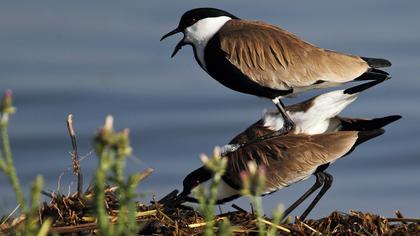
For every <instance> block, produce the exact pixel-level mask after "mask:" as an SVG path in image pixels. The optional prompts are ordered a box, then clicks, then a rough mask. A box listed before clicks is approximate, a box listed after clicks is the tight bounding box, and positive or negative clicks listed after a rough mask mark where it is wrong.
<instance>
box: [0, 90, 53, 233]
mask: <svg viewBox="0 0 420 236" xmlns="http://www.w3.org/2000/svg"><path fill="white" fill-rule="evenodd" d="M15 112H16V108H15V107H13V99H12V91H11V90H7V91H6V92H5V93H4V96H3V98H2V100H1V104H0V133H1V142H2V146H1V147H2V148H0V171H1V172H3V174H4V175H5V176H6V177H7V178H8V179H9V182H10V184H11V185H12V188H13V190H14V192H15V195H16V201H17V203H18V205H19V206H20V209H21V213H23V215H24V216H25V217H24V222H23V223H21V224H20V225H19V227H18V228H17V229H16V230H12V232H11V233H12V234H15V235H37V236H44V235H47V233H48V229H49V228H50V226H51V221H50V220H49V219H47V220H46V221H44V222H43V223H42V225H41V226H39V223H40V222H39V220H38V204H39V200H40V195H41V190H42V186H43V179H42V176H40V175H38V176H37V177H36V179H35V182H34V183H33V185H32V191H31V201H30V206H29V208H28V207H27V205H26V202H25V198H24V195H23V192H22V188H21V186H20V181H19V178H18V176H17V174H16V170H15V166H14V162H13V157H12V151H11V148H10V141H9V135H8V125H9V119H10V116H11V115H12V114H14V113H15Z"/></svg>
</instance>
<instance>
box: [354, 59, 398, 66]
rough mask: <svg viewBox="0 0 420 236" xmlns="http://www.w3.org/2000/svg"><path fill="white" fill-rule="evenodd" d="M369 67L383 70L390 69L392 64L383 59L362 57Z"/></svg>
mask: <svg viewBox="0 0 420 236" xmlns="http://www.w3.org/2000/svg"><path fill="white" fill-rule="evenodd" d="M361 58H362V59H363V60H364V61H365V62H367V64H368V65H369V67H371V68H383V67H390V66H391V65H392V63H391V62H390V61H388V60H386V59H382V58H369V57H361Z"/></svg>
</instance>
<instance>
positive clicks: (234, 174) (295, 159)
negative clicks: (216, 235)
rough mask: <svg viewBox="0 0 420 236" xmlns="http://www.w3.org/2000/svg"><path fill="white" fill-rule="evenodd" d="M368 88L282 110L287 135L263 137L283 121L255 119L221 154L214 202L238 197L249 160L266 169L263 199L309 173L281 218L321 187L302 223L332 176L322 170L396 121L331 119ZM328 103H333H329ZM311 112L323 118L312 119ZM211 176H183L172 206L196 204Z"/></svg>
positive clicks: (199, 171)
mask: <svg viewBox="0 0 420 236" xmlns="http://www.w3.org/2000/svg"><path fill="white" fill-rule="evenodd" d="M374 84H375V83H372V82H370V83H367V84H364V85H359V86H356V87H353V88H350V89H346V90H338V91H333V92H329V93H326V94H323V95H320V96H317V97H314V98H312V99H310V100H308V101H305V102H302V103H299V104H296V105H293V106H288V107H286V111H287V112H288V114H289V115H290V117H291V118H292V119H293V121H294V122H295V124H296V127H295V129H294V130H293V131H292V132H289V133H288V134H284V135H274V136H273V135H269V134H271V133H272V131H273V130H278V129H281V128H282V125H283V124H284V119H283V116H282V115H281V114H279V113H278V112H274V113H266V114H265V115H264V117H263V118H262V119H261V120H259V121H257V122H256V123H254V124H253V125H251V126H250V127H249V128H247V129H246V130H245V131H244V132H242V133H240V134H239V135H238V136H236V137H235V138H234V139H233V140H232V141H231V142H230V144H229V145H227V147H225V149H229V151H226V152H225V154H224V155H223V157H222V158H226V159H227V167H226V171H225V174H224V175H223V177H222V181H221V184H220V186H219V191H218V195H217V202H216V203H217V204H222V203H225V202H228V201H231V200H233V199H235V198H238V197H240V190H241V189H242V182H241V177H240V173H241V172H244V171H248V163H249V162H250V161H252V162H255V163H256V164H257V165H258V166H264V167H265V170H266V183H265V186H264V191H263V192H264V193H263V195H266V194H270V193H273V192H275V191H277V190H279V189H282V188H285V187H287V186H290V185H292V184H294V183H297V182H299V181H301V180H305V179H307V178H309V177H310V176H311V175H315V177H316V181H315V183H314V185H313V186H312V187H311V188H310V189H309V190H308V191H307V192H305V193H304V194H303V195H302V196H301V197H300V198H299V199H298V200H296V202H294V203H293V204H292V205H291V206H290V207H289V208H287V209H286V211H285V212H284V216H283V217H286V216H287V215H288V214H289V213H290V212H292V211H293V210H294V209H295V208H296V207H297V206H298V205H300V204H301V203H302V202H303V201H304V200H305V199H306V198H308V197H309V196H310V195H311V194H312V193H313V192H315V191H316V190H317V189H319V188H321V187H322V188H321V190H320V192H319V193H318V194H317V195H316V197H315V198H314V200H313V201H312V202H311V203H310V205H309V206H308V207H307V209H306V210H305V211H304V212H303V214H302V215H301V217H300V218H301V219H302V220H303V219H305V218H306V216H307V215H308V214H309V213H310V211H311V210H312V209H313V208H314V206H315V205H316V204H317V203H318V201H319V200H320V199H321V197H322V196H323V195H324V194H325V192H326V191H327V190H328V189H329V188H330V187H331V184H332V182H333V177H332V176H331V175H330V174H329V173H327V172H326V169H327V167H329V165H330V164H331V163H333V162H335V161H336V160H338V159H340V158H342V157H344V156H346V155H348V154H349V153H351V152H352V151H353V150H354V149H355V148H356V147H357V146H358V145H360V144H361V143H363V142H366V141H368V140H370V139H373V138H375V137H377V136H379V135H382V134H383V133H384V130H383V129H382V127H384V126H385V125H387V124H389V123H391V122H393V121H396V120H398V119H400V118H401V116H398V115H394V116H387V117H383V118H375V119H360V118H344V117H339V116H337V115H338V113H340V112H341V110H343V109H344V108H345V107H346V106H347V105H349V104H350V103H351V102H352V101H354V100H355V99H356V98H357V95H358V94H359V92H360V91H362V90H364V89H366V88H368V87H370V86H373V85H374ZM331 100H333V101H334V103H331ZM316 114H323V116H321V115H318V116H315V115H316ZM267 135H269V136H267ZM260 137H265V138H263V139H260ZM255 140H256V141H255ZM238 144H239V146H238ZM231 146H233V148H232V147H231ZM212 177H213V174H212V172H211V171H210V170H208V169H206V168H205V167H200V168H198V169H196V170H194V171H193V172H191V173H190V174H188V175H187V176H186V177H185V179H184V181H183V191H182V192H181V193H180V194H179V195H178V196H177V198H176V202H177V203H182V202H185V201H188V202H196V201H197V200H196V199H195V197H194V196H193V194H192V190H193V189H195V188H197V187H198V186H203V187H206V186H207V185H208V183H209V182H211V181H212Z"/></svg>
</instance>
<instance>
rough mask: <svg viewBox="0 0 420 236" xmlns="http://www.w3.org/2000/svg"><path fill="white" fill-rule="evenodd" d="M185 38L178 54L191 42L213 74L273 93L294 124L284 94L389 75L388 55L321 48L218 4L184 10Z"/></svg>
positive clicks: (243, 88)
mask: <svg viewBox="0 0 420 236" xmlns="http://www.w3.org/2000/svg"><path fill="white" fill-rule="evenodd" d="M179 32H182V33H183V34H184V37H183V38H182V40H181V41H179V42H178V44H177V45H176V47H175V50H174V52H173V53H172V57H173V56H175V54H176V53H177V52H178V51H179V50H180V49H181V48H182V47H183V46H184V45H187V44H189V45H191V46H192V48H193V51H194V56H195V59H196V61H197V62H198V64H199V65H200V66H201V68H203V69H204V70H205V71H206V72H207V73H208V74H209V75H210V76H211V77H213V78H214V79H216V80H217V81H219V82H220V83H221V84H223V85H225V86H226V87H228V88H230V89H233V90H235V91H238V92H242V93H247V94H252V95H255V96H259V97H264V98H269V99H271V100H272V101H273V102H274V104H275V105H276V106H277V108H278V110H279V111H280V114H281V115H282V116H283V119H284V120H285V125H284V128H283V130H282V131H281V132H288V131H290V130H292V129H293V127H294V123H293V121H292V119H291V118H290V117H289V116H287V114H286V112H285V110H284V105H283V103H282V102H281V100H280V99H281V98H283V97H286V96H290V95H294V94H297V93H299V92H303V91H306V90H310V89H314V88H325V87H331V86H337V85H341V84H343V83H346V82H349V81H355V80H384V79H387V78H389V77H388V76H389V74H388V73H387V72H385V71H382V70H379V69H377V68H381V67H389V66H391V63H390V62H389V61H388V60H385V59H377V58H367V57H359V56H352V55H347V54H343V53H339V52H335V51H331V50H327V49H322V48H319V47H316V46H314V45H312V44H310V43H307V42H305V41H303V40H301V39H299V38H298V37H296V36H295V35H293V34H291V33H290V32H288V31H286V30H284V29H281V28H279V27H277V26H274V25H270V24H267V23H264V22H261V21H249V20H242V19H239V18H238V17H236V16H234V15H232V14H230V13H229V12H226V11H223V10H219V9H215V8H196V9H192V10H190V11H187V12H186V13H184V15H182V17H181V20H180V22H179V25H178V27H177V28H176V29H174V30H172V31H171V32H169V33H167V34H165V35H164V36H163V37H162V38H161V40H163V39H165V38H166V37H168V36H171V35H173V34H176V33H179Z"/></svg>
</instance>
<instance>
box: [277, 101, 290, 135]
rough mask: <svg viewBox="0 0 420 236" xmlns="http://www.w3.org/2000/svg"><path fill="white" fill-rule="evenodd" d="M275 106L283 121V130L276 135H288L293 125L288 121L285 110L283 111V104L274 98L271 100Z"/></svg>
mask: <svg viewBox="0 0 420 236" xmlns="http://www.w3.org/2000/svg"><path fill="white" fill-rule="evenodd" d="M272 101H273V102H274V104H275V105H276V107H277V109H278V110H279V112H280V114H281V116H282V117H283V119H284V125H283V128H282V129H281V130H279V131H277V132H278V135H280V134H285V133H288V132H289V131H291V130H293V129H294V128H295V123H294V122H293V121H292V119H290V117H289V115H287V113H286V110H285V109H284V104H283V102H282V101H281V100H280V99H279V98H275V99H273V100H272Z"/></svg>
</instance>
